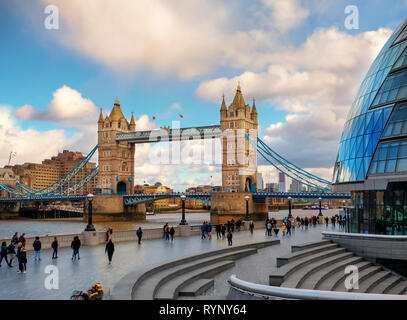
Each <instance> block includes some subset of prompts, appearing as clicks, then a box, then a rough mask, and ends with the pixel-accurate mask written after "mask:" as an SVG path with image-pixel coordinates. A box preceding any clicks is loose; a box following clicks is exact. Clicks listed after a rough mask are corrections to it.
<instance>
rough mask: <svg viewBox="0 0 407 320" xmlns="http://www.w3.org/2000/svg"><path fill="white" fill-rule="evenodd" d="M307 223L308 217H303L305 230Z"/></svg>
mask: <svg viewBox="0 0 407 320" xmlns="http://www.w3.org/2000/svg"><path fill="white" fill-rule="evenodd" d="M308 223H309V221H308V217H305V218H304V224H305V230H308Z"/></svg>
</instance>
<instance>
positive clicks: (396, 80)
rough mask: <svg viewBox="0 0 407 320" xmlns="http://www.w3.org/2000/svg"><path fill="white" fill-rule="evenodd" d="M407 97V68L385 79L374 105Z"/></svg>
mask: <svg viewBox="0 0 407 320" xmlns="http://www.w3.org/2000/svg"><path fill="white" fill-rule="evenodd" d="M406 98H407V70H403V71H400V72H396V73H393V74H392V75H389V76H388V77H387V79H386V80H385V81H384V83H383V85H382V87H381V88H380V90H379V92H378V93H377V96H376V98H375V99H374V101H373V104H372V107H374V106H379V105H382V104H385V103H389V102H392V101H396V100H402V99H406Z"/></svg>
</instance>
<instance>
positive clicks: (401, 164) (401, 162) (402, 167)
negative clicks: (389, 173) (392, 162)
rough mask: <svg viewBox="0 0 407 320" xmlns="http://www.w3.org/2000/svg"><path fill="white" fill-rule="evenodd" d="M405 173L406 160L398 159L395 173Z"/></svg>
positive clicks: (406, 168)
mask: <svg viewBox="0 0 407 320" xmlns="http://www.w3.org/2000/svg"><path fill="white" fill-rule="evenodd" d="M405 171H407V159H399V160H398V161H397V172H405Z"/></svg>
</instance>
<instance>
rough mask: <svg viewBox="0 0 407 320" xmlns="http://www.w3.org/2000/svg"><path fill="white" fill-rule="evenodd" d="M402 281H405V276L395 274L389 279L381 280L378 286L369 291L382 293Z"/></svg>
mask: <svg viewBox="0 0 407 320" xmlns="http://www.w3.org/2000/svg"><path fill="white" fill-rule="evenodd" d="M401 281H403V278H401V277H399V276H394V275H393V276H392V277H389V278H388V279H385V280H384V281H381V282H380V283H379V284H377V286H375V287H374V288H372V289H371V290H370V291H369V293H380V294H382V293H386V291H388V290H390V289H391V288H393V287H394V286H396V285H397V284H398V283H400V282H401Z"/></svg>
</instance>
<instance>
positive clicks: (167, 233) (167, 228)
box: [164, 223, 170, 241]
mask: <svg viewBox="0 0 407 320" xmlns="http://www.w3.org/2000/svg"><path fill="white" fill-rule="evenodd" d="M169 232H170V227H169V226H168V223H166V224H165V228H164V239H165V240H167V241H170V233H169Z"/></svg>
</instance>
